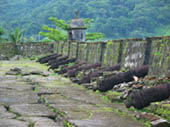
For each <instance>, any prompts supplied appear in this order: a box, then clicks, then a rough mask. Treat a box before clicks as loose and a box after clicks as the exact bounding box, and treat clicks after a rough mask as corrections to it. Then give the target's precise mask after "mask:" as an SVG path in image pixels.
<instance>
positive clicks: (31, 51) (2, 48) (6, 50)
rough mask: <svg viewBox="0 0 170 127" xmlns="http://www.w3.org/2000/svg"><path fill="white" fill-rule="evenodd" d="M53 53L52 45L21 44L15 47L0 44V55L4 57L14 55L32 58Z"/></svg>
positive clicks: (8, 44) (13, 45)
mask: <svg viewBox="0 0 170 127" xmlns="http://www.w3.org/2000/svg"><path fill="white" fill-rule="evenodd" d="M53 52H54V44H53V43H40V42H34V43H21V44H17V45H15V44H14V43H0V54H1V55H4V56H6V57H12V56H14V55H18V54H20V55H23V56H32V55H42V54H48V53H53Z"/></svg>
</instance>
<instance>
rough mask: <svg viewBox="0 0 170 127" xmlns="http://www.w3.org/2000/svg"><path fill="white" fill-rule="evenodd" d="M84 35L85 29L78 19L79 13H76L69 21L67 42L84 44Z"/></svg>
mask: <svg viewBox="0 0 170 127" xmlns="http://www.w3.org/2000/svg"><path fill="white" fill-rule="evenodd" d="M85 34H86V27H85V25H84V23H83V20H82V19H81V18H79V11H76V17H75V18H74V19H72V20H71V22H70V27H69V28H68V40H69V42H71V41H78V42H84V41H85V40H86V38H85Z"/></svg>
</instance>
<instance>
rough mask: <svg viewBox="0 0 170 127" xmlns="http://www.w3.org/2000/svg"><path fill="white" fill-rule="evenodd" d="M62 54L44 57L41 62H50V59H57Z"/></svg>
mask: <svg viewBox="0 0 170 127" xmlns="http://www.w3.org/2000/svg"><path fill="white" fill-rule="evenodd" d="M61 56H62V55H61V54H58V55H57V54H56V55H53V56H50V57H46V58H44V59H42V60H41V61H40V63H41V64H43V63H48V61H50V60H53V59H56V58H58V57H61Z"/></svg>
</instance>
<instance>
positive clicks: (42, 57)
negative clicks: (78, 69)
mask: <svg viewBox="0 0 170 127" xmlns="http://www.w3.org/2000/svg"><path fill="white" fill-rule="evenodd" d="M55 55H57V53H55V54H52V55H48V56H44V57H41V58H39V59H38V60H37V61H36V62H40V61H41V60H43V59H46V58H48V57H52V56H55Z"/></svg>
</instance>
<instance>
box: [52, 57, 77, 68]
mask: <svg viewBox="0 0 170 127" xmlns="http://www.w3.org/2000/svg"><path fill="white" fill-rule="evenodd" d="M75 61H76V58H72V59H66V60H63V61H60V62H58V63H56V64H54V65H52V66H51V67H50V68H49V69H56V68H58V67H59V66H60V65H65V64H69V63H73V62H75Z"/></svg>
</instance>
